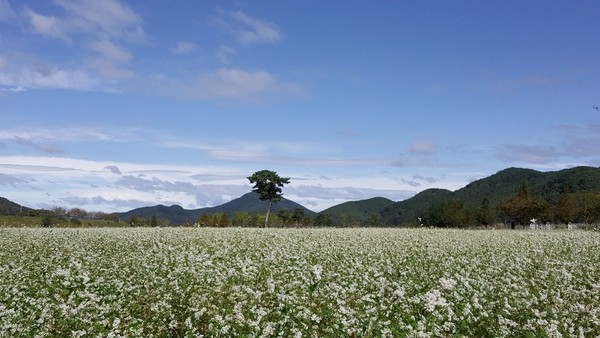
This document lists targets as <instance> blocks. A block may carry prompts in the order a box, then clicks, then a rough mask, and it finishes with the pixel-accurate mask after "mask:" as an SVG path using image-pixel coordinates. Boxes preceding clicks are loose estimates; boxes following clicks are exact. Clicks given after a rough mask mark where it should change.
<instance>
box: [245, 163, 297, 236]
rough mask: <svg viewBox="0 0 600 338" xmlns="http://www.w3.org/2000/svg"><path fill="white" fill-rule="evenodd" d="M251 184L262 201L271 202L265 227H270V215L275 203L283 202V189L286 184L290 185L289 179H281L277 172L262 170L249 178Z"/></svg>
mask: <svg viewBox="0 0 600 338" xmlns="http://www.w3.org/2000/svg"><path fill="white" fill-rule="evenodd" d="M248 180H249V181H250V183H251V184H254V187H252V191H253V192H255V193H258V198H259V199H260V200H261V201H269V208H268V209H267V215H266V216H265V227H267V226H268V225H269V214H270V213H271V207H272V206H273V203H276V202H279V201H281V196H282V195H283V193H282V192H281V188H282V187H283V185H284V184H288V183H290V179H289V177H279V175H277V172H275V171H271V170H260V171H257V172H255V173H254V174H252V176H249V177H248Z"/></svg>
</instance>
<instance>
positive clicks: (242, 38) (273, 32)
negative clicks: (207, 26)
mask: <svg viewBox="0 0 600 338" xmlns="http://www.w3.org/2000/svg"><path fill="white" fill-rule="evenodd" d="M217 23H218V24H219V25H220V26H221V27H223V28H224V29H226V30H227V31H229V32H230V33H231V34H232V35H233V36H234V37H235V39H236V40H237V41H238V42H239V43H240V44H242V45H245V46H247V45H254V44H274V43H277V42H279V41H281V40H282V39H283V34H282V33H281V31H280V30H279V28H278V27H277V26H276V25H275V24H273V23H271V22H268V21H265V20H259V19H256V18H253V17H251V16H249V15H247V14H245V13H244V12H241V11H236V12H227V13H222V15H221V16H220V17H219V18H218V19H217Z"/></svg>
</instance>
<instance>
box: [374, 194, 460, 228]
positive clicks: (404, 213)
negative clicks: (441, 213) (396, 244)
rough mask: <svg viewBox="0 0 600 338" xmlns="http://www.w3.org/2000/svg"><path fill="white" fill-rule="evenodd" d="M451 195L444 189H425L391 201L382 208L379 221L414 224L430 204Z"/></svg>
mask: <svg viewBox="0 0 600 338" xmlns="http://www.w3.org/2000/svg"><path fill="white" fill-rule="evenodd" d="M451 197H452V192H451V191H450V190H445V189H427V190H423V191H421V192H420V193H418V194H416V195H415V196H413V197H411V198H409V199H407V200H404V201H400V202H396V203H393V204H391V205H389V206H387V207H385V208H383V209H382V210H381V211H380V212H379V215H380V217H381V222H382V223H383V224H388V225H397V224H416V223H417V222H418V220H417V218H418V217H420V216H421V214H422V213H423V212H425V210H427V208H429V207H430V206H431V205H433V204H436V203H440V202H443V201H447V200H449V199H450V198H451Z"/></svg>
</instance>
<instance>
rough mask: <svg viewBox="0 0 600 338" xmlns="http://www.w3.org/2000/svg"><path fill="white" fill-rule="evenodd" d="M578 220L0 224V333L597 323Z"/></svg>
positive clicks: (379, 332)
mask: <svg viewBox="0 0 600 338" xmlns="http://www.w3.org/2000/svg"><path fill="white" fill-rule="evenodd" d="M595 252H600V234H599V233H596V232H586V231H583V230H573V231H559V230H549V231H544V232H539V231H536V232H534V231H491V230H490V231H469V230H451V229H427V228H418V229H375V228H370V229H247V228H219V229H217V228H215V229H213V228H123V229H108V228H98V229H34V228H29V229H27V228H19V229H17V228H0V337H15V336H25V337H53V336H64V337H109V336H110V337H140V336H148V337H150V336H153V337H165V336H166V337H173V336H178V337H218V336H245V337H249V336H251V337H260V336H264V337H274V336H278V337H324V336H329V337H335V336H355V337H362V336H371V337H386V336H387V337H432V336H443V337H448V336H469V337H490V336H493V337H497V336H512V337H515V336H516V337H521V336H547V337H573V336H574V337H595V336H597V335H598V332H599V330H598V328H599V327H600V319H599V318H600V312H599V311H600V307H599V306H598V304H600V284H599V283H598V280H600V257H599V256H598V255H594V254H592V253H595Z"/></svg>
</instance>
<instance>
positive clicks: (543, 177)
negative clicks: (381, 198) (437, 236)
mask: <svg viewBox="0 0 600 338" xmlns="http://www.w3.org/2000/svg"><path fill="white" fill-rule="evenodd" d="M523 184H526V186H527V187H528V189H527V194H529V195H530V196H531V197H532V199H533V202H532V203H531V204H530V205H529V206H527V207H521V210H520V211H519V212H517V211H515V210H513V209H515V208H517V206H516V205H512V206H511V205H510V203H509V204H507V200H509V199H512V198H514V197H515V193H516V192H517V191H518V190H519V188H521V187H522V185H523ZM564 189H568V191H570V192H571V193H575V194H576V193H585V192H589V193H598V192H600V168H594V167H575V168H570V169H565V170H560V171H555V172H545V173H543V172H539V171H536V170H531V169H520V168H509V169H505V170H502V171H499V172H498V173H496V174H494V175H492V176H489V177H486V178H483V179H480V180H477V181H474V182H472V183H470V184H468V185H467V186H465V187H464V188H461V189H459V190H457V191H455V192H451V191H448V190H441V189H429V190H424V191H422V192H421V193H419V194H417V195H415V196H414V197H412V198H410V199H407V200H405V201H401V202H396V203H394V204H392V205H390V206H388V207H386V208H384V209H382V210H381V212H380V215H381V216H382V221H383V222H384V223H385V224H387V225H403V224H408V225H411V224H415V223H417V222H418V221H417V217H424V216H425V214H427V213H428V212H429V208H430V207H431V206H432V205H434V204H443V203H445V202H447V201H449V200H450V199H458V200H461V201H462V202H463V204H464V208H465V211H466V213H467V218H468V219H469V220H468V223H469V222H471V220H470V218H471V216H469V215H470V214H471V213H473V214H474V216H473V221H476V222H478V223H480V224H485V223H484V222H483V221H482V220H481V215H478V211H477V210H479V211H481V207H482V205H481V204H482V201H483V199H484V198H486V197H487V199H488V203H489V208H490V209H491V210H492V214H494V212H495V211H497V212H496V214H495V215H492V217H491V218H492V219H493V220H495V219H497V218H500V219H502V220H505V221H509V220H510V219H513V217H509V216H508V214H507V213H506V211H508V213H509V214H510V213H511V212H512V213H513V214H511V215H512V216H515V217H516V218H518V219H519V220H518V221H515V222H519V223H521V222H529V219H527V216H526V214H528V213H529V214H535V213H539V214H536V215H535V216H534V217H535V218H543V219H545V220H552V219H553V218H554V215H553V212H552V209H553V208H555V209H556V208H557V205H558V200H559V197H560V194H561V192H562V191H564ZM522 193H524V192H522ZM523 200H527V199H523ZM513 202H517V201H516V200H515V201H513ZM575 204H578V203H575ZM527 209H529V211H526V210H527ZM575 209H576V210H580V209H581V208H580V207H578V206H577V205H576V206H575ZM584 209H585V210H586V211H577V212H576V215H575V217H576V219H580V218H581V214H582V212H583V213H584V214H586V215H588V216H590V217H592V219H593V216H592V215H593V212H591V211H590V210H593V208H589V207H587V208H584ZM514 213H519V214H520V216H517V215H516V214H514ZM563 216H564V215H563ZM563 216H561V217H562V218H564V217H563ZM567 216H568V215H567ZM556 218H557V220H558V218H559V217H558V216H557V217H556ZM584 218H586V217H584ZM486 219H487V217H486ZM487 220H489V219H487ZM486 222H487V221H486Z"/></svg>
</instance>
